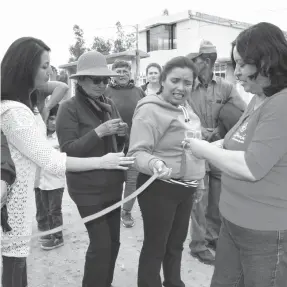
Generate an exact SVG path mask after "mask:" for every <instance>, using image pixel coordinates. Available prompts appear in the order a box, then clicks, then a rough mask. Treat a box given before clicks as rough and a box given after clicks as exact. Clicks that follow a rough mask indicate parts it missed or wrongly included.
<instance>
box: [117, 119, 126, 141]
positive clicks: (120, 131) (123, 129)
mask: <svg viewBox="0 0 287 287" xmlns="http://www.w3.org/2000/svg"><path fill="white" fill-rule="evenodd" d="M127 131H128V125H127V124H126V123H124V122H120V126H119V128H118V136H119V137H124V136H125V135H126V134H127Z"/></svg>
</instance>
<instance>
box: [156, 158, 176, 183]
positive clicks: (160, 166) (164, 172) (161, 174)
mask: <svg viewBox="0 0 287 287" xmlns="http://www.w3.org/2000/svg"><path fill="white" fill-rule="evenodd" d="M153 172H154V173H155V174H157V175H158V178H159V179H169V178H170V177H171V172H172V169H171V168H168V167H167V166H166V165H165V164H164V162H163V161H161V160H157V161H156V162H155V163H154V166H153Z"/></svg>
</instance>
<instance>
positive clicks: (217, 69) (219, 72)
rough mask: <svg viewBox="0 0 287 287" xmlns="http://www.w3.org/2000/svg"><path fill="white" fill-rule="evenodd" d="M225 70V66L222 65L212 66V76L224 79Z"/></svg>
mask: <svg viewBox="0 0 287 287" xmlns="http://www.w3.org/2000/svg"><path fill="white" fill-rule="evenodd" d="M226 70H227V64H223V63H215V65H214V74H215V76H218V77H221V78H224V79H225V77H226Z"/></svg>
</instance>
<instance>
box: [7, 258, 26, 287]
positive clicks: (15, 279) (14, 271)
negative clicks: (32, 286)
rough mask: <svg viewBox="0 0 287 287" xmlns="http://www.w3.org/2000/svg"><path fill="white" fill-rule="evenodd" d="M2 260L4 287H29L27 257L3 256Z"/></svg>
mask: <svg viewBox="0 0 287 287" xmlns="http://www.w3.org/2000/svg"><path fill="white" fill-rule="evenodd" d="M2 259H3V271H2V287H27V286H28V283H27V265H26V257H6V256H2Z"/></svg>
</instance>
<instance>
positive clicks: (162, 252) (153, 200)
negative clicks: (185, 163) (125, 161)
mask: <svg viewBox="0 0 287 287" xmlns="http://www.w3.org/2000/svg"><path fill="white" fill-rule="evenodd" d="M148 178H149V177H148V176H146V175H143V174H140V175H139V177H138V187H139V186H141V185H142V184H143V183H144V182H145V181H147V180H148ZM195 191H196V189H195V188H187V187H184V186H180V185H174V184H170V183H166V182H163V181H161V180H156V181H155V182H153V183H152V184H151V185H150V186H149V187H148V188H147V189H146V190H145V191H144V192H143V193H141V194H140V195H139V196H138V202H139V206H140V209H141V212H142V218H143V226H144V241H143V247H142V250H141V254H140V259H139V266H138V287H161V286H162V283H161V278H160V270H161V266H163V274H164V283H163V285H164V286H166V287H184V286H185V285H184V283H183V282H182V280H181V275H180V269H181V257H182V251H183V244H184V241H185V239H186V236H187V232H188V224H189V219H190V212H191V208H192V202H193V194H194V192H195Z"/></svg>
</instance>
